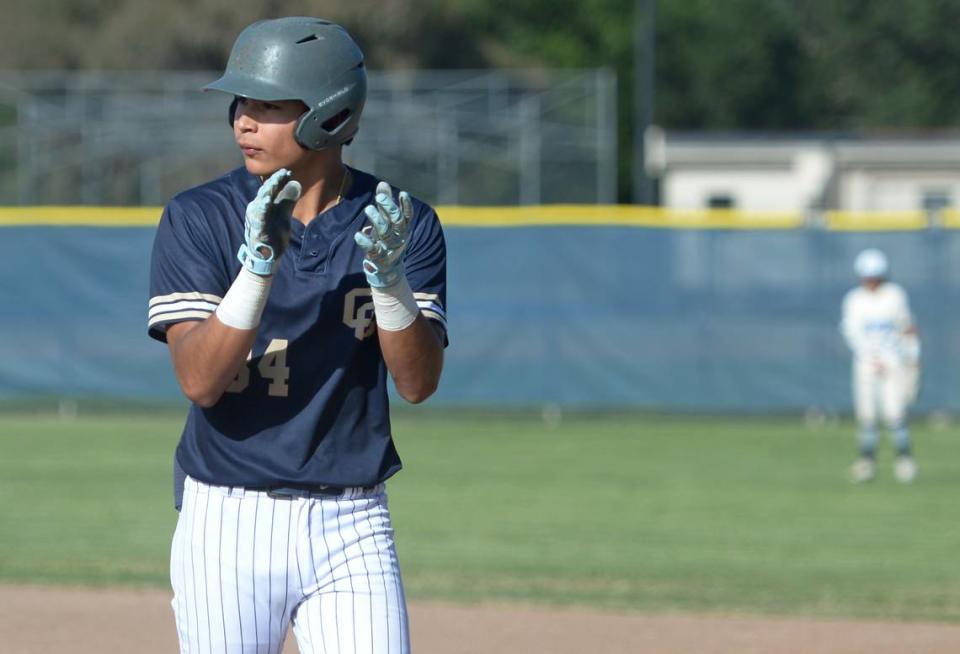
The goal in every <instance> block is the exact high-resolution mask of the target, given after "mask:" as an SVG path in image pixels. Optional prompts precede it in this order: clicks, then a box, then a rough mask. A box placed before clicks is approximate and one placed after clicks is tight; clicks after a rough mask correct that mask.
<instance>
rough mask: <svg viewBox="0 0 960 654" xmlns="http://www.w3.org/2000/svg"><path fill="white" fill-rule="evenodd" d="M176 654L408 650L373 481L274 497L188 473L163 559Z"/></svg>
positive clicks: (392, 556) (389, 537) (396, 575)
mask: <svg viewBox="0 0 960 654" xmlns="http://www.w3.org/2000/svg"><path fill="white" fill-rule="evenodd" d="M170 581H171V584H172V586H173V591H174V597H173V601H172V602H171V603H172V605H173V611H174V615H175V617H176V623H177V632H178V636H179V639H180V651H181V652H183V653H190V654H198V653H204V654H206V653H211V654H212V653H214V652H217V653H226V654H234V653H237V654H241V653H242V654H248V653H249V654H280V652H281V650H282V649H283V641H284V638H285V637H286V634H287V627H288V625H289V624H290V623H291V622H292V623H293V632H294V635H295V636H296V639H297V645H298V647H299V649H300V651H301V652H303V653H311V654H320V653H323V654H408V653H409V651H410V637H409V630H408V624H407V611H406V601H405V599H404V594H403V584H402V582H401V579H400V569H399V565H398V562H397V555H396V550H395V548H394V541H393V529H392V527H391V525H390V513H389V511H388V509H387V497H386V494H385V492H384V487H383V485H382V484H381V485H380V486H377V487H376V488H374V489H372V490H366V491H365V490H362V489H349V490H348V491H347V493H345V494H344V495H343V496H341V497H319V496H313V497H310V498H276V497H271V496H268V495H267V494H266V493H264V492H260V491H249V490H244V489H242V488H230V487H226V486H210V485H207V484H203V483H201V482H198V481H196V480H194V479H191V478H190V477H188V478H187V480H186V482H185V484H184V495H183V506H182V508H181V511H180V518H179V520H178V522H177V528H176V532H175V533H174V536H173V546H172V549H171V557H170Z"/></svg>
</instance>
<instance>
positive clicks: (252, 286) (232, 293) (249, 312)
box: [217, 267, 273, 329]
mask: <svg viewBox="0 0 960 654" xmlns="http://www.w3.org/2000/svg"><path fill="white" fill-rule="evenodd" d="M272 283H273V277H264V276H262V275H258V274H256V273H254V272H252V271H250V270H249V269H247V268H246V267H244V268H241V269H240V274H239V275H237V278H236V279H235V280H234V282H233V285H232V286H231V287H230V289H229V290H228V291H227V294H226V295H225V296H224V297H223V300H222V301H221V302H220V306H218V307H217V318H218V319H219V320H220V322H222V323H223V324H224V325H226V326H227V327H233V328H234V329H255V328H256V327H257V326H258V325H259V324H260V316H261V315H263V308H264V307H265V306H266V305H267V296H268V295H269V294H270V285H271V284H272Z"/></svg>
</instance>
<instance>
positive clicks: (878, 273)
mask: <svg viewBox="0 0 960 654" xmlns="http://www.w3.org/2000/svg"><path fill="white" fill-rule="evenodd" d="M853 267H854V271H855V272H856V275H857V277H859V278H860V285H859V286H857V287H856V288H854V289H852V290H850V291H849V292H847V294H846V296H845V297H844V300H843V321H842V324H841V329H842V332H843V336H844V338H845V339H846V341H847V345H848V346H849V347H850V350H851V351H852V352H853V398H854V409H855V413H856V418H857V423H858V427H859V438H858V440H859V448H860V456H859V458H858V459H857V460H856V462H855V463H854V464H853V466H852V467H851V470H850V474H851V478H852V479H853V480H854V481H856V482H865V481H869V480H871V479H873V478H874V475H875V474H876V449H877V416H878V408H879V414H880V415H881V416H882V418H883V422H884V423H885V425H886V427H887V429H888V430H889V431H890V435H891V439H892V441H893V444H894V447H895V448H896V451H897V457H896V462H895V464H894V476H895V477H896V478H897V480H898V481H901V482H903V483H909V482H911V481H913V479H914V478H915V477H916V475H917V464H916V462H915V461H914V459H913V456H912V455H911V453H910V432H909V430H908V429H907V422H906V421H907V410H908V408H909V405H910V404H911V403H912V402H913V400H914V399H915V398H916V392H917V383H918V380H919V369H920V341H919V338H918V336H917V330H916V327H915V325H914V320H913V316H912V315H911V313H910V306H909V303H908V301H907V294H906V292H905V291H904V290H903V288H901V287H900V286H899V285H897V284H894V283H892V282H890V281H888V279H887V278H888V275H889V263H888V261H887V257H886V255H885V254H884V253H883V252H881V251H880V250H876V249H868V250H864V251H862V252H861V253H860V254H859V255H857V258H856V260H855V261H854V266H853Z"/></svg>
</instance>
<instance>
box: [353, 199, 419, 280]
mask: <svg viewBox="0 0 960 654" xmlns="http://www.w3.org/2000/svg"><path fill="white" fill-rule="evenodd" d="M399 199H400V205H399V206H398V205H397V203H396V201H394V199H393V191H392V190H391V188H390V185H389V184H387V183H386V182H380V183H379V184H377V192H376V195H375V196H374V201H375V203H376V206H374V205H373V204H371V205H369V206H367V208H366V209H365V210H364V213H366V214H367V220H369V221H370V224H369V225H367V226H366V227H364V228H363V229H362V230H360V231H359V232H357V233H356V234H354V236H353V240H354V241H356V242H357V245H359V246H360V249H361V250H363V251H364V252H365V253H366V255H367V256H366V257H365V258H364V260H363V272H364V273H365V274H366V276H367V281H368V282H369V283H370V286H371V287H373V288H388V287H391V286H394V285H396V284H397V283H398V282H400V281H401V280H405V279H406V277H405V275H404V269H403V251H404V250H405V249H406V247H407V240H408V239H409V237H410V223H411V222H412V219H413V203H412V202H411V201H410V196H409V195H408V194H407V193H406V192H405V191H401V192H400V196H399Z"/></svg>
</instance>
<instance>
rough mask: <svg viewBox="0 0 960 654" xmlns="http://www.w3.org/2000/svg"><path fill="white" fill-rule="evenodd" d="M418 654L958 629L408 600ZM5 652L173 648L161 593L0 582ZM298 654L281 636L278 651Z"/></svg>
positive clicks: (694, 647)
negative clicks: (642, 613) (410, 602)
mask: <svg viewBox="0 0 960 654" xmlns="http://www.w3.org/2000/svg"><path fill="white" fill-rule="evenodd" d="M411 621H412V634H413V649H414V651H415V652H417V653H418V654H480V653H481V652H483V653H484V654H488V653H491V652H493V653H497V654H506V653H518V654H519V653H523V654H541V653H547V652H550V653H551V654H574V653H577V654H580V653H581V652H589V653H590V654H628V653H629V654H645V653H650V654H700V653H703V654H706V653H710V654H734V653H736V654H753V653H757V654H759V653H761V652H762V653H764V654H767V653H773V654H860V653H861V652H862V653H863V654H894V653H897V654H900V653H904V654H906V653H909V654H941V653H942V654H947V653H948V652H949V653H951V654H954V653H956V652H958V651H960V626H953V625H937V624H889V623H883V622H866V621H853V620H803V619H796V618H759V617H746V616H695V615H640V614H617V613H596V612H590V611H585V610H576V609H546V608H530V607H508V606H489V605H486V606H447V605H439V604H427V603H413V604H412V605H411ZM0 639H2V640H0V642H2V643H3V646H2V650H3V651H4V652H17V654H34V653H39V652H44V653H46V652H71V653H72V654H93V653H94V652H96V653H97V654H101V653H103V652H111V653H112V652H131V653H132V652H136V653H137V654H154V653H157V654H159V653H161V652H162V653H164V654H166V653H169V652H175V651H177V644H176V640H175V637H174V628H173V617H172V613H171V610H170V606H169V593H167V592H164V591H155V590H151V591H137V590H119V589H98V590H74V589H70V590H66V589H58V588H48V587H34V586H26V587H25V586H0ZM296 651H297V648H296V645H295V644H294V642H293V639H292V638H291V639H289V640H288V642H287V646H286V648H285V649H284V653H285V654H294V653H295V652H296Z"/></svg>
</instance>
